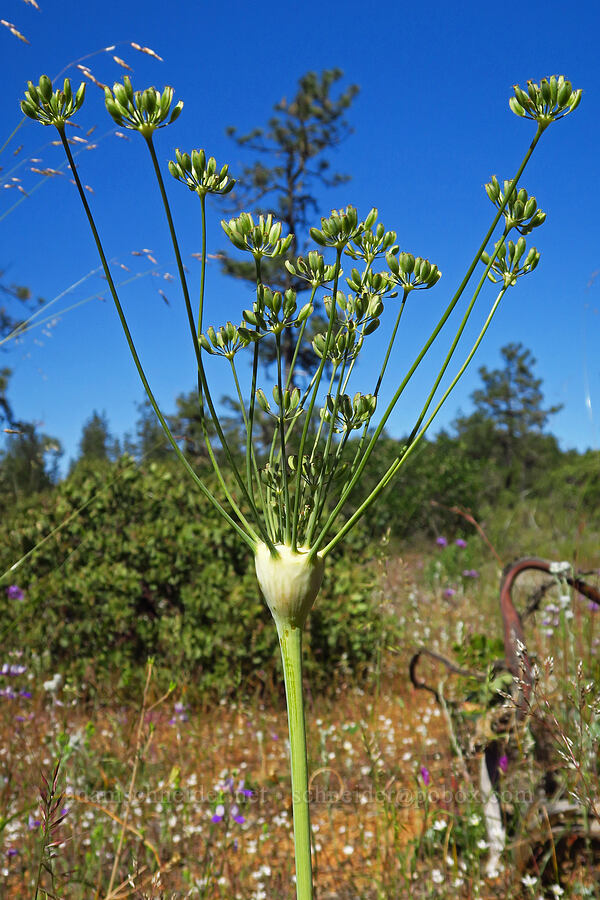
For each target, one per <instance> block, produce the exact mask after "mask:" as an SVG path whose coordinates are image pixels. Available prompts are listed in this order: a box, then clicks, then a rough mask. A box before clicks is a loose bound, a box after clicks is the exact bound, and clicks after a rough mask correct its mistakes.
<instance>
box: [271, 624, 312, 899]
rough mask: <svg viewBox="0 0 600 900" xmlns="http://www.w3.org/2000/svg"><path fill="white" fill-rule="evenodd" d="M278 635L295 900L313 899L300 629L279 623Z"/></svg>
mask: <svg viewBox="0 0 600 900" xmlns="http://www.w3.org/2000/svg"><path fill="white" fill-rule="evenodd" d="M277 632H278V634H279V646H280V648H281V659H282V662H283V677H284V679H285V699H286V703H287V713H288V725H289V730H290V756H291V760H290V763H291V771H292V805H293V811H294V846H295V855H296V897H297V900H312V896H313V885H312V861H311V855H310V807H309V801H308V761H307V755H306V724H305V721H304V692H303V690H302V629H301V628H298V627H294V626H292V625H289V624H283V623H278V625H277Z"/></svg>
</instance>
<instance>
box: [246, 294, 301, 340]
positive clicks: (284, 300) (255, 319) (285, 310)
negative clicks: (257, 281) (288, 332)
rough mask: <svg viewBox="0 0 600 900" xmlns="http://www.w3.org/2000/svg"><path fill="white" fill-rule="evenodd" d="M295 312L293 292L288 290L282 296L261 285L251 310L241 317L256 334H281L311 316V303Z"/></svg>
mask: <svg viewBox="0 0 600 900" xmlns="http://www.w3.org/2000/svg"><path fill="white" fill-rule="evenodd" d="M297 310H298V304H297V303H296V292H295V291H294V290H292V289H291V288H288V290H287V291H285V293H284V294H282V293H281V291H272V290H271V288H269V287H267V286H266V285H264V284H261V285H259V286H258V289H257V292H256V300H255V302H254V303H253V305H252V309H251V310H250V309H245V310H244V312H243V313H242V315H243V317H244V321H246V322H247V323H248V324H249V325H252V326H253V327H254V328H256V329H258V333H262V334H267V333H268V332H271V333H272V334H281V332H282V331H283V329H284V328H298V327H299V326H300V325H302V323H303V322H304V321H305V320H306V319H308V317H309V316H310V315H312V313H313V311H314V306H313V305H312V303H305V304H304V306H303V307H302V308H301V309H300V311H299V312H297Z"/></svg>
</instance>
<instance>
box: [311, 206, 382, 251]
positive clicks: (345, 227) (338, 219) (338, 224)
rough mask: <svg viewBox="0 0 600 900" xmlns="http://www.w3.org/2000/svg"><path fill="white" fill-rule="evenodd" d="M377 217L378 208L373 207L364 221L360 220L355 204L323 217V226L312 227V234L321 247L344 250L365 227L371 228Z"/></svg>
mask: <svg viewBox="0 0 600 900" xmlns="http://www.w3.org/2000/svg"><path fill="white" fill-rule="evenodd" d="M376 218H377V210H376V209H372V210H371V212H370V213H369V215H368V216H367V218H366V219H365V221H364V222H359V221H358V214H357V212H356V209H355V208H354V206H347V207H346V209H345V210H343V209H340V210H335V209H334V210H332V211H331V215H330V216H329V218H323V219H321V228H320V229H319V228H311V229H310V236H311V237H312V239H313V241H315V242H316V243H317V244H319V245H320V246H321V247H335V248H336V250H342V249H343V248H344V247H345V246H346V245H347V244H348V243H349V242H350V241H353V240H354V239H355V238H356V237H358V235H359V234H361V233H362V232H363V231H364V230H365V228H370V227H371V226H372V225H373V223H374V222H375V220H376Z"/></svg>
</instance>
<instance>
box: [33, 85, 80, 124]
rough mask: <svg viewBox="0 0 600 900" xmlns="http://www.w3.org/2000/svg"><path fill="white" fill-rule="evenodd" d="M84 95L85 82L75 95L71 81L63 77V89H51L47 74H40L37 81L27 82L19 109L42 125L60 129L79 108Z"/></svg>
mask: <svg viewBox="0 0 600 900" xmlns="http://www.w3.org/2000/svg"><path fill="white" fill-rule="evenodd" d="M84 97H85V84H84V83H82V84H80V85H79V89H78V91H77V93H76V94H75V96H73V91H72V90H71V82H70V81H69V79H68V78H65V81H64V85H63V89H62V91H61V90H56V91H53V90H52V82H51V81H50V79H49V78H48V76H47V75H42V76H41V78H40V80H39V83H38V84H37V85H35V84H34V83H33V81H28V82H27V90H26V91H25V100H22V101H21V110H22V111H23V113H24V114H25V115H26V116H29V118H30V119H35V120H36V121H37V122H41V124H42V125H55V126H56V128H58V129H59V130H61V129H62V128H63V127H64V124H65V122H66V121H67V119H70V118H71V116H72V115H74V114H75V113H76V112H77V110H78V109H79V108H80V106H81V104H82V103H83V99H84Z"/></svg>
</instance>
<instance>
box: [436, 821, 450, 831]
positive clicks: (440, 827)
mask: <svg viewBox="0 0 600 900" xmlns="http://www.w3.org/2000/svg"><path fill="white" fill-rule="evenodd" d="M447 825H448V823H447V822H446V821H445V819H436V821H435V822H434V823H433V830H434V831H445V829H446V826H447Z"/></svg>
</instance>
